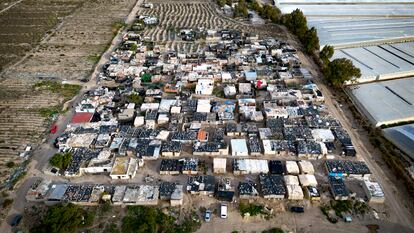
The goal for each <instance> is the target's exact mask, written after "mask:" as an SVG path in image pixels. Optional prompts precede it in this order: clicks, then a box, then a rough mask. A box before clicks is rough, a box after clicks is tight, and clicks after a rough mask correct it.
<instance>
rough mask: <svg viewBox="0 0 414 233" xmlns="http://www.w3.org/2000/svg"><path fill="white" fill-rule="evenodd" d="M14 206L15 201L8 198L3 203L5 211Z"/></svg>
mask: <svg viewBox="0 0 414 233" xmlns="http://www.w3.org/2000/svg"><path fill="white" fill-rule="evenodd" d="M12 204H13V199H11V198H6V199H4V201H3V204H2V207H3V209H6V208H7V207H9V206H11V205H12Z"/></svg>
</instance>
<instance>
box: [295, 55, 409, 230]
mask: <svg viewBox="0 0 414 233" xmlns="http://www.w3.org/2000/svg"><path fill="white" fill-rule="evenodd" d="M301 61H302V62H306V63H307V64H309V66H308V67H309V68H310V67H312V68H311V73H312V74H313V75H314V76H315V77H322V74H321V73H320V71H319V69H315V67H317V65H316V64H315V63H314V62H313V60H311V59H309V58H308V57H307V56H303V55H302V56H301ZM314 81H315V83H316V84H317V85H318V87H319V89H320V90H321V91H322V93H323V94H324V97H325V105H326V106H327V108H328V109H329V110H330V112H331V114H332V115H333V116H334V117H335V118H336V119H338V120H339V121H340V122H341V124H342V126H343V127H344V128H345V129H346V131H347V132H348V133H349V135H350V137H351V139H352V142H353V144H354V146H355V149H356V151H357V153H358V155H357V156H358V157H359V158H363V159H364V161H365V162H366V163H367V164H368V166H369V168H370V169H371V172H372V174H373V177H374V179H376V180H377V181H378V182H379V183H380V184H381V185H382V188H383V191H384V193H385V198H386V205H388V207H389V210H390V211H391V212H392V214H390V215H389V220H390V221H392V222H396V223H400V224H402V225H404V226H408V227H410V228H413V229H414V220H413V216H412V214H411V213H410V210H409V209H408V208H407V207H406V206H405V205H404V203H406V201H405V200H404V199H403V198H402V197H401V196H400V195H398V190H399V188H397V187H396V185H395V184H394V183H393V182H392V181H391V180H390V179H389V177H390V176H393V175H394V174H392V172H391V171H390V170H389V169H388V168H385V169H384V168H383V167H380V166H379V165H378V164H377V162H376V161H375V160H376V159H377V160H380V158H378V156H375V155H374V153H377V152H376V151H372V150H370V146H371V145H370V142H369V140H368V138H367V137H366V135H361V132H358V131H357V130H356V129H354V127H353V119H352V118H350V117H347V115H348V116H350V114H346V113H345V112H344V111H347V109H342V108H340V107H339V106H340V105H339V103H338V102H337V101H336V100H334V99H333V98H332V97H333V94H332V91H331V89H330V88H328V87H327V86H326V85H325V84H324V83H323V82H322V81H321V80H320V78H316V79H315V80H314ZM371 147H372V146H371ZM378 153H379V152H378Z"/></svg>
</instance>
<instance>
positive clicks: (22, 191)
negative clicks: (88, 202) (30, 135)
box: [0, 0, 143, 233]
mask: <svg viewBox="0 0 414 233" xmlns="http://www.w3.org/2000/svg"><path fill="white" fill-rule="evenodd" d="M142 2H143V0H138V1H137V2H136V4H135V6H134V7H133V8H132V10H131V12H130V14H129V15H128V16H127V18H126V20H125V23H126V24H131V23H132V22H133V21H134V19H135V16H136V14H137V12H138V9H139V7H140V5H141V4H142ZM125 32H126V29H125V28H123V29H122V31H121V32H119V33H118V34H117V35H116V36H115V38H114V39H113V40H112V43H111V46H110V47H109V48H108V50H106V52H105V53H104V54H103V55H102V56H101V59H100V60H99V62H98V63H97V65H96V67H95V70H94V72H93V74H92V76H91V78H90V81H89V82H88V83H86V84H84V86H83V88H82V90H81V92H80V93H79V95H78V96H76V97H75V98H74V99H73V100H72V102H71V104H70V105H72V106H76V104H77V103H79V102H80V101H81V97H82V95H83V94H84V93H85V92H86V91H87V90H91V89H93V88H95V87H96V76H97V75H98V73H99V71H100V70H101V67H102V66H103V65H104V64H105V63H107V62H108V61H109V58H110V56H111V53H112V52H113V51H114V50H115V49H116V46H117V45H118V44H119V43H120V42H121V41H122V37H123V35H124V33H125ZM45 39H47V38H45ZM73 114H74V111H73V109H71V108H69V111H68V112H67V113H66V114H65V115H63V116H61V117H60V118H59V120H58V121H57V122H56V125H57V126H58V132H57V133H56V134H54V135H49V136H48V137H47V140H46V143H44V144H43V145H41V146H40V147H39V148H38V149H36V150H35V151H34V152H33V157H32V160H33V161H32V162H31V164H30V165H29V168H28V172H27V176H26V177H25V178H24V179H23V180H22V181H20V183H21V184H20V186H19V187H18V188H17V189H16V192H15V193H14V196H15V197H14V202H13V205H12V207H11V208H10V210H9V212H8V215H7V217H6V219H5V221H3V222H2V224H1V227H0V232H1V233H6V232H12V229H11V227H10V225H9V221H10V219H11V218H13V216H15V215H16V214H18V213H22V212H23V211H24V208H25V206H26V200H25V195H26V193H27V191H28V189H29V188H30V186H31V185H32V184H33V183H34V182H35V180H36V177H37V176H43V175H44V174H42V173H41V170H42V169H43V168H44V166H45V165H46V163H47V162H48V161H49V158H50V157H51V156H53V154H55V153H56V149H55V148H54V147H53V146H52V143H53V142H54V140H55V138H56V137H57V136H58V135H60V134H61V133H63V131H64V130H65V129H66V126H67V125H68V124H69V122H70V120H71V119H72V116H73Z"/></svg>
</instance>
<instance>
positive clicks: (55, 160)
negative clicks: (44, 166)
mask: <svg viewBox="0 0 414 233" xmlns="http://www.w3.org/2000/svg"><path fill="white" fill-rule="evenodd" d="M71 161H72V153H70V152H67V153H57V154H55V155H53V156H52V157H51V158H50V159H49V163H50V165H52V166H54V167H57V168H59V169H61V170H64V169H66V168H67V167H68V166H69V163H70V162H71Z"/></svg>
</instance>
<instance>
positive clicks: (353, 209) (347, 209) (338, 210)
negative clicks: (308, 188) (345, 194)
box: [320, 200, 369, 223]
mask: <svg viewBox="0 0 414 233" xmlns="http://www.w3.org/2000/svg"><path fill="white" fill-rule="evenodd" d="M320 208H321V211H322V213H323V215H325V216H326V218H327V219H328V221H330V222H331V223H337V222H338V218H344V214H346V213H351V214H361V215H363V214H365V213H367V212H368V210H369V206H368V205H367V204H366V203H364V202H360V201H357V200H343V201H342V200H339V201H336V200H331V201H330V202H329V204H328V205H322V206H321V207H320ZM331 210H333V211H334V212H335V215H336V217H338V218H336V217H334V216H331V214H330V213H329V212H330V211H331Z"/></svg>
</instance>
